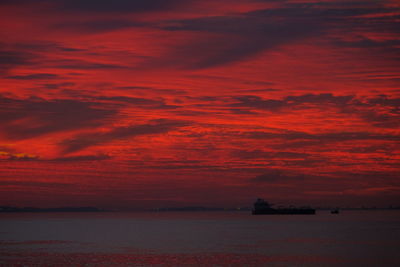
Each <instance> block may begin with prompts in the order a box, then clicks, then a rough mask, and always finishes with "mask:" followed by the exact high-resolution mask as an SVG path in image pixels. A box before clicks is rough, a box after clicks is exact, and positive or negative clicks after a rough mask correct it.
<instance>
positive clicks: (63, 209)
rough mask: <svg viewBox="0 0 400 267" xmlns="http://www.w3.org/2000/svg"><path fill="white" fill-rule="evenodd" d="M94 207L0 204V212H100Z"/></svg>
mask: <svg viewBox="0 0 400 267" xmlns="http://www.w3.org/2000/svg"><path fill="white" fill-rule="evenodd" d="M100 211H103V210H101V209H99V208H95V207H59V208H36V207H22V208H19V207H9V206H0V212H100Z"/></svg>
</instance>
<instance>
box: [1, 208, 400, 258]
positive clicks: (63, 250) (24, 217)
mask: <svg viewBox="0 0 400 267" xmlns="http://www.w3.org/2000/svg"><path fill="white" fill-rule="evenodd" d="M399 251H400V211H393V210H392V211H342V212H341V213H340V214H338V215H333V214H330V213H329V212H327V211H318V212H317V214H316V215H259V216H254V215H251V214H249V212H176V213H173V212H160V213H156V212H147V213H134V212H132V213H120V212H104V213H23V214H22V213H21V214H16V213H14V214H12V213H8V214H5V213H3V214H0V265H1V266H68V265H69V266H84V265H85V266H400V253H399Z"/></svg>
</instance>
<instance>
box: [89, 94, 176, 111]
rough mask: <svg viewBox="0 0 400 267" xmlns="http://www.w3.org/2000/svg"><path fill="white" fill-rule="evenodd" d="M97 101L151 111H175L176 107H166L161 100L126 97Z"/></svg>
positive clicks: (102, 97) (111, 97) (106, 98)
mask: <svg viewBox="0 0 400 267" xmlns="http://www.w3.org/2000/svg"><path fill="white" fill-rule="evenodd" d="M96 100H97V101H107V102H122V103H125V104H129V105H134V106H139V107H147V108H151V109H176V108H179V106H177V105H168V104H166V103H165V101H164V100H163V99H148V98H140V97H126V96H109V97H106V96H101V97H97V98H96Z"/></svg>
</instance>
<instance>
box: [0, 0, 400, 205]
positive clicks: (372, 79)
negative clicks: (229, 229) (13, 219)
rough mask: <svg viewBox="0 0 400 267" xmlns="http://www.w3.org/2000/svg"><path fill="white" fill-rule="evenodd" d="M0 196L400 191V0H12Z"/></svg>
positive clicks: (387, 195) (4, 10)
mask: <svg viewBox="0 0 400 267" xmlns="http://www.w3.org/2000/svg"><path fill="white" fill-rule="evenodd" d="M0 25H1V27H0V84H1V86H0V206H1V205H13V206H38V207H54V206H88V205H90V206H97V207H103V208H115V209H118V208H120V209H139V208H155V207H177V206H194V205H202V206H210V207H237V206H250V205H252V202H253V201H254V200H255V198H257V197H263V198H266V199H268V200H270V201H271V202H273V203H277V204H282V205H288V204H295V205H296V204H299V205H300V204H301V205H349V206H360V205H370V206H374V205H375V206H386V205H390V204H393V205H400V175H399V173H400V170H399V169H400V154H399V152H400V145H399V144H400V142H399V141H400V127H399V126H400V63H399V62H400V61H399V59H400V2H398V1H396V0H393V1H391V0H381V1H379V0H370V1H369V0H360V1H358V0H343V1H341V0H323V1H317V0H286V1H285V0H282V1H279V0H275V1H273V0H218V1H215V0H142V1H139V0H113V1H106V0H87V1H80V0H35V1H34V0H31V1H29V0H9V1H8V0H2V1H1V2H0Z"/></svg>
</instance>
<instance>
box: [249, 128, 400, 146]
mask: <svg viewBox="0 0 400 267" xmlns="http://www.w3.org/2000/svg"><path fill="white" fill-rule="evenodd" d="M242 136H243V137H245V138H251V139H284V140H301V142H304V143H303V144H304V145H315V144H318V143H320V142H321V143H322V142H343V141H351V140H382V141H399V140H400V135H395V134H381V133H370V132H331V133H322V134H310V133H305V132H298V131H281V132H264V131H250V132H246V133H243V134H242ZM288 145H289V144H288Z"/></svg>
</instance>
